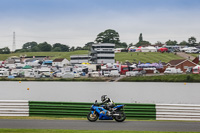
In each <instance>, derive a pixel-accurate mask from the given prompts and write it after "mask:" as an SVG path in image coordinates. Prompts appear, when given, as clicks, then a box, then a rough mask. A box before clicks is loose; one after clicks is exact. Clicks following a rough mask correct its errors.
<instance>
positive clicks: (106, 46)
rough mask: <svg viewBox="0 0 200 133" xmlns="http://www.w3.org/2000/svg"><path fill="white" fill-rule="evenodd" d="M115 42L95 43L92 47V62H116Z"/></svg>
mask: <svg viewBox="0 0 200 133" xmlns="http://www.w3.org/2000/svg"><path fill="white" fill-rule="evenodd" d="M114 48H115V44H111V43H100V44H93V45H92V48H91V53H90V56H91V62H92V63H95V64H106V63H115V59H114V58H115V53H114Z"/></svg>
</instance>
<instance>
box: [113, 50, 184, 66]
mask: <svg viewBox="0 0 200 133" xmlns="http://www.w3.org/2000/svg"><path fill="white" fill-rule="evenodd" d="M115 59H116V61H120V62H125V61H129V62H139V61H140V62H143V63H147V62H148V63H154V62H159V61H161V62H166V63H167V62H169V61H170V60H175V59H183V58H182V57H179V56H177V55H175V54H173V53H159V52H147V53H146V52H145V53H142V52H122V53H116V54H115Z"/></svg>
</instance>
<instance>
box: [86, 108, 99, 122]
mask: <svg viewBox="0 0 200 133" xmlns="http://www.w3.org/2000/svg"><path fill="white" fill-rule="evenodd" d="M98 117H99V116H98V114H97V113H95V114H93V113H92V112H91V111H90V112H89V113H88V115H87V119H88V121H90V122H95V121H96V120H97V119H98Z"/></svg>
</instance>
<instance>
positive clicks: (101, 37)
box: [95, 29, 120, 44]
mask: <svg viewBox="0 0 200 133" xmlns="http://www.w3.org/2000/svg"><path fill="white" fill-rule="evenodd" d="M95 41H96V42H97V43H114V44H119V43H120V40H119V34H118V32H116V31H115V30H112V29H108V30H105V31H104V32H101V33H99V34H98V35H97V38H96V39H95Z"/></svg>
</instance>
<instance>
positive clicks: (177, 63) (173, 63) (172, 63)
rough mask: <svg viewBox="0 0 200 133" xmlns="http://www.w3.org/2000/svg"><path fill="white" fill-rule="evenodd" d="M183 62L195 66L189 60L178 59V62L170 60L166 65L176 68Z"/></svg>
mask: <svg viewBox="0 0 200 133" xmlns="http://www.w3.org/2000/svg"><path fill="white" fill-rule="evenodd" d="M185 61H189V62H191V63H193V64H194V65H197V64H196V63H194V62H192V61H190V60H187V59H179V60H171V61H170V62H168V63H167V64H170V65H171V66H177V65H179V64H181V63H183V62H185Z"/></svg>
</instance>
